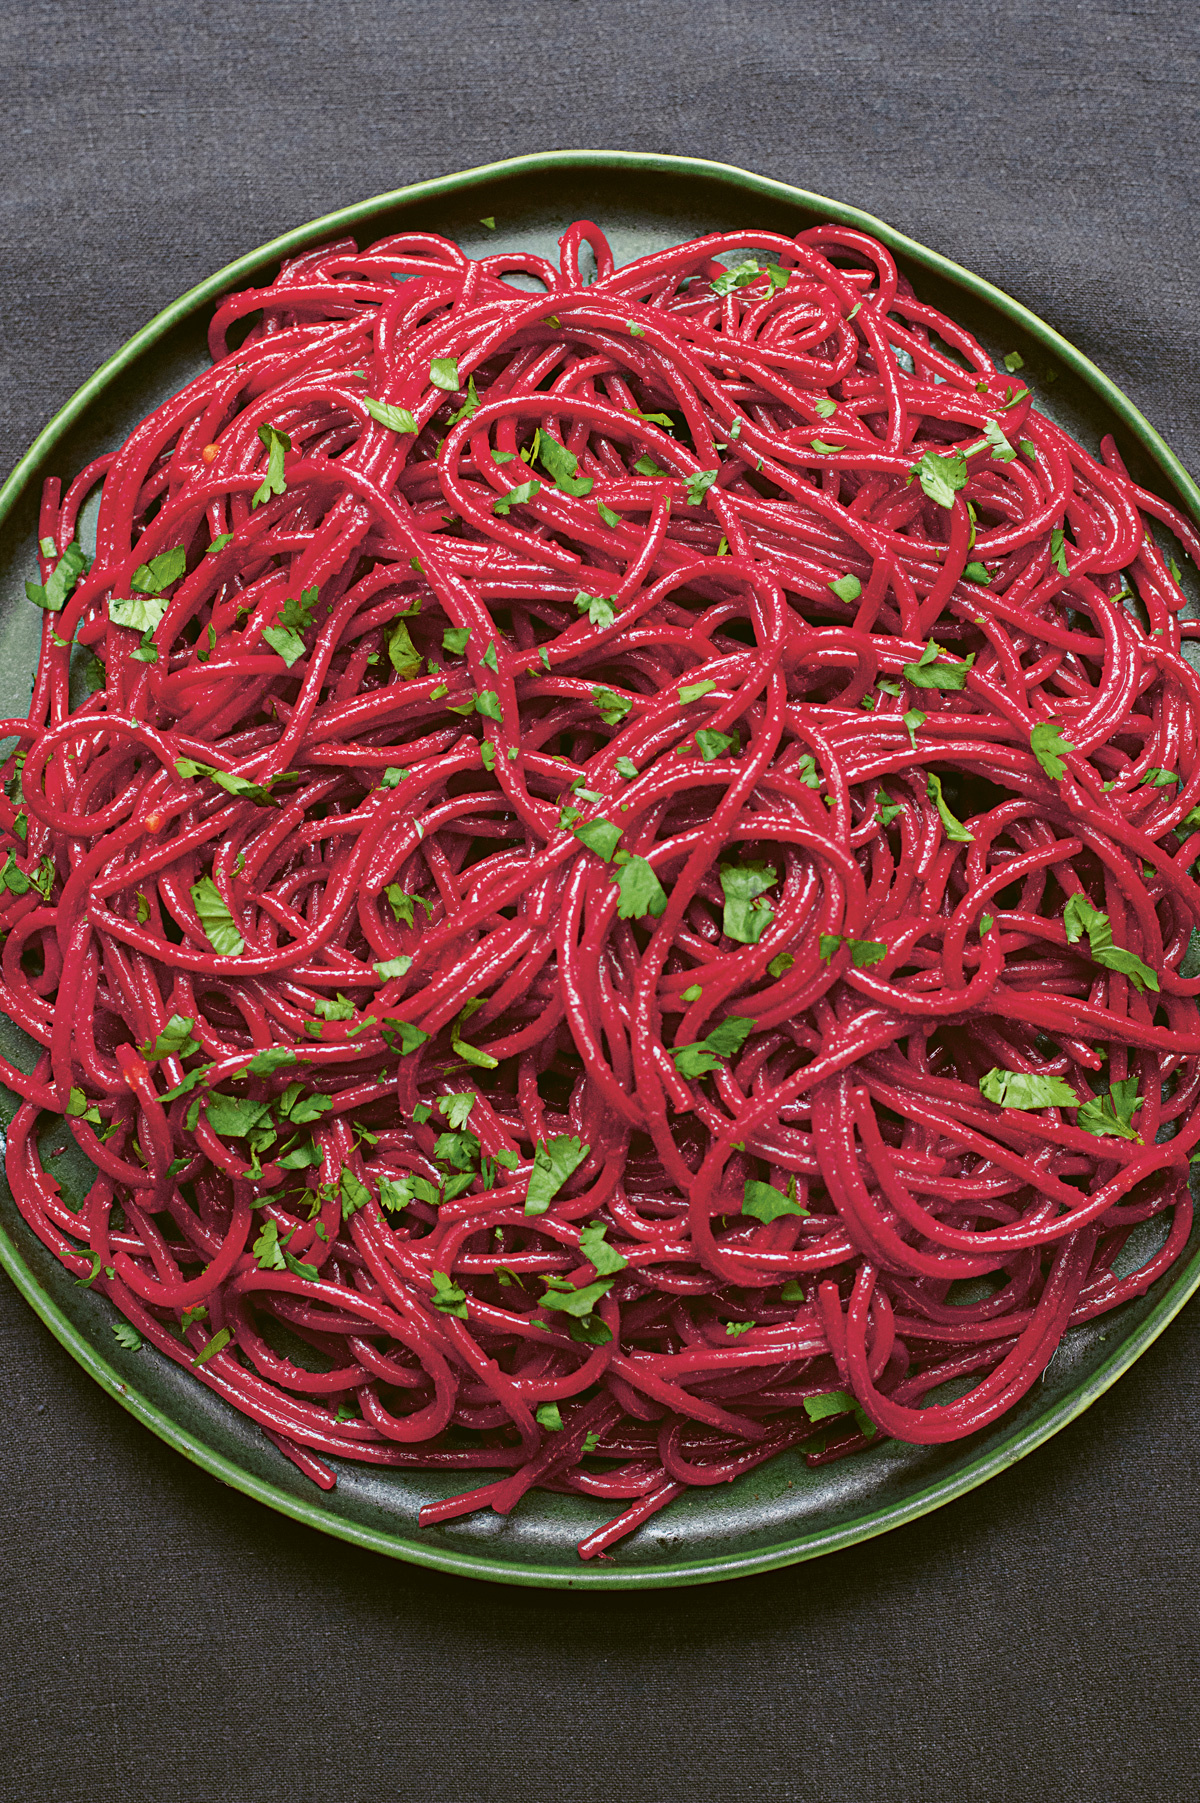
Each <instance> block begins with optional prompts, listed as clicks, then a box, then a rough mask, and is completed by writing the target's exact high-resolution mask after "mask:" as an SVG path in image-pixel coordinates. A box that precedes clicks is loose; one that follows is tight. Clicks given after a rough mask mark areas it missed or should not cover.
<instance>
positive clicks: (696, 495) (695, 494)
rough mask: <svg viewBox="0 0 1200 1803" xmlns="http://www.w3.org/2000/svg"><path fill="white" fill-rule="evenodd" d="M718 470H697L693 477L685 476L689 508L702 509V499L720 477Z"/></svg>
mask: <svg viewBox="0 0 1200 1803" xmlns="http://www.w3.org/2000/svg"><path fill="white" fill-rule="evenodd" d="M720 473H721V472H720V470H697V471H696V474H695V475H694V476H685V477H684V481H685V482H686V484H687V498H688V506H689V507H702V506H703V505H704V497H705V495H706V494H707V493H708V491H709V489H710V488H711V487H712V485H713V483H714V482H715V481H716V479H717V477H718V476H719V475H720Z"/></svg>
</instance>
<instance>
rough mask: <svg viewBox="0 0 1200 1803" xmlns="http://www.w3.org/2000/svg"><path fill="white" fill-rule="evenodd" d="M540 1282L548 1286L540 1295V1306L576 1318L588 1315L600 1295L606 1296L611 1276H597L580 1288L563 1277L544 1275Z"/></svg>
mask: <svg viewBox="0 0 1200 1803" xmlns="http://www.w3.org/2000/svg"><path fill="white" fill-rule="evenodd" d="M542 1282H543V1283H545V1284H547V1285H548V1286H549V1287H548V1288H547V1290H546V1293H545V1295H544V1296H543V1297H542V1307H543V1308H557V1309H561V1310H562V1312H563V1313H564V1314H565V1315H574V1316H575V1317H577V1318H580V1317H582V1316H584V1315H590V1314H591V1312H592V1310H593V1309H594V1308H595V1306H596V1304H597V1303H598V1302H599V1301H600V1299H601V1297H602V1296H607V1295H608V1292H609V1291H610V1290H611V1289H612V1287H613V1280H612V1278H611V1277H601V1278H598V1279H597V1281H596V1282H595V1283H589V1284H587V1285H586V1287H585V1288H583V1289H581V1290H577V1289H576V1288H575V1286H574V1284H573V1283H571V1282H569V1281H568V1280H567V1279H565V1278H554V1277H544V1278H543V1279H542Z"/></svg>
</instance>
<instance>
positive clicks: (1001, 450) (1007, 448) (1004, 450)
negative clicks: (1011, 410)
mask: <svg viewBox="0 0 1200 1803" xmlns="http://www.w3.org/2000/svg"><path fill="white" fill-rule="evenodd" d="M983 436H984V437H985V438H986V439H987V441H988V443H989V444H990V445H991V447H992V461H993V462H995V463H1011V462H1012V461H1013V459H1014V457H1015V456H1016V454H1017V453H1016V452H1015V451H1014V450H1013V448H1012V446H1011V445H1010V444H1009V442H1008V440H1007V438H1005V436H1004V434H1003V432H1002V431H1001V430H1000V428H999V426H998V425H997V424H996V422H995V420H994V419H990V420H989V421H988V422H987V425H986V426H985V427H984V428H983Z"/></svg>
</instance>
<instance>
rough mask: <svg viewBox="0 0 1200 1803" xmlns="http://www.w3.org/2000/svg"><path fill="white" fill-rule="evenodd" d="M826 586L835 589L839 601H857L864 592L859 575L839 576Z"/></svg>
mask: <svg viewBox="0 0 1200 1803" xmlns="http://www.w3.org/2000/svg"><path fill="white" fill-rule="evenodd" d="M825 586H826V587H827V588H831V589H832V590H833V592H834V594H835V595H836V596H837V598H838V600H839V601H857V600H858V598H859V596H860V595H861V594H862V583H861V582H860V581H859V580H858V577H857V576H839V577H838V578H837V579H836V581H834V582H829V583H826V585H825Z"/></svg>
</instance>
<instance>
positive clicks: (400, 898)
mask: <svg viewBox="0 0 1200 1803" xmlns="http://www.w3.org/2000/svg"><path fill="white" fill-rule="evenodd" d="M383 893H384V895H385V897H386V898H387V903H388V906H389V907H390V908H391V910H392V913H393V915H394V916H395V918H396V920H397V922H403V924H404V925H405V926H406V927H410V926H411V925H412V923H413V908H414V907H415V906H417V905H418V904H419V905H420V906H421V907H422V908H424V910H425V913H426V916H427V918H428V919H430V920H432V919H433V903H432V902H431V901H426V899H425V897H424V896H423V895H409V893H408V891H407V890H406V889H402V888H401V887H400V885H399V883H389V884H388V885H387V887H386V889H385V890H384V892H383Z"/></svg>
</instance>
